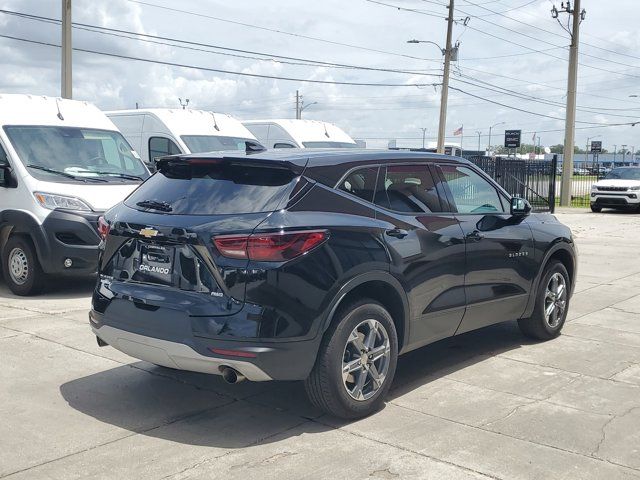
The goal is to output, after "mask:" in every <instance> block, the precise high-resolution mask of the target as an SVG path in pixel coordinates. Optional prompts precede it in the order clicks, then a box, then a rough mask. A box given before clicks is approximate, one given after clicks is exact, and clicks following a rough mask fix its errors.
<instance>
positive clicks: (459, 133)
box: [453, 127, 462, 137]
mask: <svg viewBox="0 0 640 480" xmlns="http://www.w3.org/2000/svg"><path fill="white" fill-rule="evenodd" d="M453 134H454V135H455V136H456V137H457V136H459V135H462V127H460V128H457V129H455V130H454V131H453Z"/></svg>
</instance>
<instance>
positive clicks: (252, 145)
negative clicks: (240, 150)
mask: <svg viewBox="0 0 640 480" xmlns="http://www.w3.org/2000/svg"><path fill="white" fill-rule="evenodd" d="M244 145H245V150H244V151H245V152H246V153H247V155H250V154H252V153H259V152H264V151H265V150H266V149H267V148H266V147H265V146H264V145H262V144H261V143H259V142H254V141H253V140H246V141H245V142H244Z"/></svg>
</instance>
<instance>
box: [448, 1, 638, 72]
mask: <svg viewBox="0 0 640 480" xmlns="http://www.w3.org/2000/svg"><path fill="white" fill-rule="evenodd" d="M467 3H469V4H471V5H474V6H477V7H480V8H482V9H483V10H487V11H489V12H492V15H499V16H501V17H503V18H506V19H508V20H511V21H512V22H516V23H519V24H521V25H525V26H527V27H529V28H534V29H536V30H538V31H541V32H544V33H546V34H548V35H554V36H556V37H561V38H565V37H564V35H562V34H560V33H557V32H554V31H552V30H547V29H545V28H542V27H539V26H537V25H533V24H531V23H528V22H524V21H522V20H518V19H517V18H512V17H510V16H508V15H504V12H502V13H501V12H496V11H494V10H491V9H489V8H486V7H483V6H481V5H477V4H475V3H473V2H471V1H468V2H467ZM460 11H461V12H462V13H465V14H466V15H470V14H469V13H467V12H464V11H462V10H460ZM482 17H483V15H476V16H473V18H477V19H479V20H480V21H483V22H487V23H492V22H489V21H488V20H484V19H483V18H482ZM492 24H493V23H492ZM494 25H496V26H498V27H500V28H503V29H505V30H509V31H510V32H514V33H517V34H518V35H522V36H524V37H527V38H530V39H533V40H537V41H539V42H542V43H546V44H549V45H554V44H553V43H550V42H547V41H545V40H542V39H540V38H537V37H533V36H531V35H527V34H525V33H522V32H519V31H517V30H513V29H511V28H508V27H505V26H503V25H499V24H494ZM581 44H582V45H586V46H589V47H591V48H595V49H598V50H602V51H605V52H609V53H614V54H617V55H623V56H626V57H631V58H635V59H640V57H638V56H634V55H628V54H623V53H620V52H616V51H615V50H610V49H607V48H603V47H598V46H597V45H592V44H589V43H585V42H581ZM581 55H583V56H585V57H589V58H595V59H597V60H602V61H604V62H609V63H613V64H616V65H622V66H626V67H631V68H640V66H636V65H629V64H626V63H622V62H617V61H615V60H610V59H608V58H603V57H598V56H596V55H591V54H589V53H585V52H581Z"/></svg>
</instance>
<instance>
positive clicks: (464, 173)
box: [440, 165, 504, 213]
mask: <svg viewBox="0 0 640 480" xmlns="http://www.w3.org/2000/svg"><path fill="white" fill-rule="evenodd" d="M440 169H441V170H442V173H443V175H444V178H445V180H446V181H447V185H448V187H449V190H450V191H451V195H452V196H453V201H454V203H455V205H456V208H457V209H458V212H460V213H504V206H503V205H502V201H501V200H500V195H499V194H498V191H497V190H496V189H495V187H494V186H493V185H492V184H491V183H489V182H488V181H487V180H486V179H484V178H483V177H482V176H480V175H479V174H477V173H476V172H474V171H473V170H472V169H470V168H468V167H463V166H458V165H441V166H440Z"/></svg>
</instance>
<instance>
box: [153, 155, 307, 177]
mask: <svg viewBox="0 0 640 480" xmlns="http://www.w3.org/2000/svg"><path fill="white" fill-rule="evenodd" d="M265 150H266V149H265ZM260 151H261V150H260ZM260 151H255V152H253V153H260ZM227 153H230V152H227ZM307 162H308V159H306V158H305V159H304V160H302V161H301V162H296V161H286V160H284V161H283V160H271V159H265V158H248V157H234V156H233V155H222V156H215V155H212V156H208V155H206V154H195V155H187V156H181V155H172V156H168V157H161V158H158V159H156V168H157V170H158V171H168V170H171V169H173V168H176V167H178V168H180V167H185V166H192V165H216V164H218V165H220V164H227V165H239V166H243V167H262V168H278V169H285V170H290V171H292V172H294V173H296V174H298V175H300V174H302V172H303V171H304V169H305V167H306V165H307Z"/></svg>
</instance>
